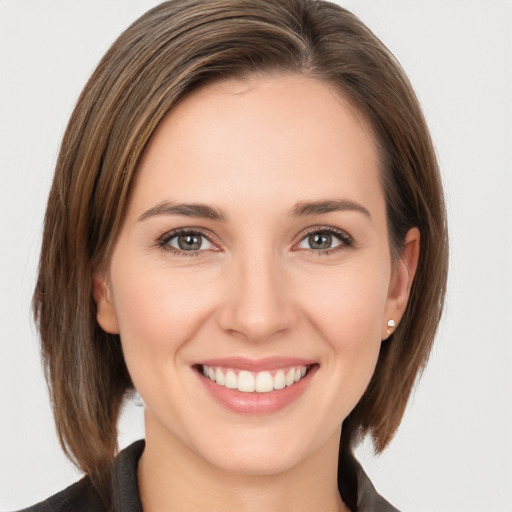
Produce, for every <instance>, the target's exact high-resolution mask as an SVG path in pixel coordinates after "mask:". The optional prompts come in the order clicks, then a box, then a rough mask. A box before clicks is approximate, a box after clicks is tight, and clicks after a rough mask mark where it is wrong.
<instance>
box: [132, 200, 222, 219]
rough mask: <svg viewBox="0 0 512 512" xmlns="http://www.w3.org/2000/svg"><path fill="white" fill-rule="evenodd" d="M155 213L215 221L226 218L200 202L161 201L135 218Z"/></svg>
mask: <svg viewBox="0 0 512 512" xmlns="http://www.w3.org/2000/svg"><path fill="white" fill-rule="evenodd" d="M155 215H184V216H185V217H195V218H199V219H210V220H217V221H224V220H226V219H225V217H224V214H223V213H222V212H221V211H220V210H218V209H217V208H213V207H211V206H208V205H206V204H202V203H173V202H170V201H162V202H161V203H158V204H157V205H156V206H153V207H152V208H150V209H149V210H146V211H145V212H144V213H143V214H142V215H140V216H139V218H138V219H137V220H138V221H139V222H141V221H143V220H146V219H148V218H150V217H154V216H155Z"/></svg>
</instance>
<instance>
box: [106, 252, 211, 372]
mask: <svg viewBox="0 0 512 512" xmlns="http://www.w3.org/2000/svg"><path fill="white" fill-rule="evenodd" d="M116 263H118V264H117V266H114V265H113V266H112V267H113V268H115V269H116V274H113V275H112V282H113V289H114V292H115V293H114V306H115V311H116V315H117V319H118V322H119V326H120V336H121V342H122V346H123V352H124V355H125V359H126V361H127V364H128V368H129V370H130V372H131V373H132V371H135V370H136V368H135V367H136V366H141V365H143V364H152V365H156V364H157V363H158V361H161V360H162V359H160V356H162V357H165V356H169V355H170V356H172V359H174V357H175V354H176V353H177V351H178V350H179V349H180V347H181V346H182V345H183V344H185V343H186V342H187V341H188V340H190V339H192V338H193V337H194V334H195V333H196V332H197V330H198V329H200V328H201V325H202V322H203V320H204V319H205V318H206V317H207V316H208V312H209V310H210V307H211V296H210V295H211V294H209V293H208V289H205V286H204V284H203V282H204V281H202V280H201V279H197V278H192V276H190V275H187V273H176V272H171V271H170V270H169V269H167V268H165V266H163V265H153V266H151V265H148V266H144V265H140V264H139V265H138V266H137V271H135V269H133V270H134V271H133V272H131V271H130V265H129V262H123V263H124V264H119V262H116ZM155 356H156V357H155ZM152 358H153V359H152ZM151 359H152V361H151Z"/></svg>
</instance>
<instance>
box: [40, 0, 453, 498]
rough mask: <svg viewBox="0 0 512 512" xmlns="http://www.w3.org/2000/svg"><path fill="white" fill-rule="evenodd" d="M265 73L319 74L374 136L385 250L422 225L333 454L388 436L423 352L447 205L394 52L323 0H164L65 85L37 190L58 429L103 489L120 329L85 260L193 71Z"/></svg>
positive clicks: (100, 250) (440, 270)
mask: <svg viewBox="0 0 512 512" xmlns="http://www.w3.org/2000/svg"><path fill="white" fill-rule="evenodd" d="M273 72H291V73H301V74H306V75H308V76H311V77H314V78H318V79H319V80H324V81H327V82H330V83H333V84H335V85H336V86H337V87H338V88H339V89H340V91H341V92H342V93H343V94H344V95H345V96H346V97H347V98H349V100H351V101H352V103H353V104H354V105H355V106H356V107H357V108H358V109H359V111H360V112H362V113H363V115H364V116H365V117H366V119H367V120H368V122H369V124H370V126H371V127H372V128H373V132H374V136H375V139H376V141H377V144H378V146H379V148H380V153H381V155H380V156H381V161H382V167H383V176H382V180H383V186H384V189H385V195H386V202H387V215H388V225H389V237H390V242H391V247H392V251H393V252H394V253H395V254H396V253H398V252H399V251H400V248H401V246H402V244H403V242H404V238H405V235H406V233H407V231H408V230H409V229H410V228H411V227H413V226H416V227H418V228H419V230H420V233H421V250H420V259H419V266H418V272H417V274H416V278H415V280H414V283H413V286H412V290H411V295H410V300H409V304H408V307H407V309H406V312H405V315H404V317H403V319H402V321H401V323H400V325H399V326H398V328H397V330H396V331H395V332H394V333H393V334H392V335H391V337H390V338H389V339H388V340H387V341H386V342H384V343H382V348H381V352H380V357H379V360H378V363H377V368H376V371H375V374H374V375H373V378H372V380H371V382H370V384H369V386H368V389H367V390H366V392H365V394H364V396H363V397H362V398H361V400H360V401H359V403H358V404H357V406H356V407H355V409H354V410H353V411H352V412H351V414H350V415H349V417H348V418H347V419H346V420H345V422H344V424H343V430H342V432H343V433H342V447H341V452H342V455H343V453H348V454H349V453H350V451H351V448H352V447H353V445H354V444H355V443H356V442H357V441H358V440H359V439H360V438H361V437H362V436H363V435H365V434H367V433H370V434H371V435H372V436H373V439H374V442H375V446H376V449H377V451H381V450H382V449H383V448H384V447H385V446H386V444H387V443H388V442H389V440H390V439H391V437H392V436H393V433H394V432H395V430H396V428H397V427H398V425H399V423H400V420H401V418H402V415H403V412H404V408H405V405H406V403H407V399H408V397H409V394H410V391H411V388H412V386H413V384H414V381H415V379H416V377H417V375H418V373H419V372H420V371H421V370H422V368H423V367H424V365H425V363H426V360H427V358H428V355H429V352H430V349H431V345H432V342H433V338H434V335H435V331H436V329H437V325H438V322H439V318H440V315H441V310H442V305H443V300H444V293H445V284H446V273H447V260H448V257H447V250H448V245H447V232H446V222H445V211H444V204H443V195H442V187H441V182H440V177H439V172H438V167H437V162H436V157H435V153H434V150H433V146H432V142H431V139H430V136H429V132H428V129H427V126H426V124H425V121H424V119H423V116H422V113H421V110H420V107H419V104H418V101H417V99H416V97H415V95H414V92H413V91H412V88H411V85H410V84H409V82H408V80H407V78H406V76H405V74H404V73H403V71H402V70H401V68H400V66H399V64H398V63H397V62H396V60H395V59H394V57H393V56H392V55H391V53H390V52H389V51H388V50H387V49H386V48H385V46H384V45H383V44H382V43H381V42H380V41H379V40H378V39H377V38H376V37H375V36H374V35H373V34H372V33H371V31H370V30H369V29H368V28H367V27H366V26H365V25H364V24H363V23H361V22H360V21H359V20H358V19H357V18H356V17H355V16H354V15H352V14H351V13H349V12H348V11H346V10H344V9H343V8H341V7H339V6H337V5H335V4H332V3H329V2H325V1H314V0H211V1H210V0H202V1H201V0H175V1H171V2H166V3H163V4H161V5H159V6H158V7H156V8H154V9H152V10H151V11H149V12H148V13H146V14H145V15H144V16H142V17H141V18H140V19H139V20H137V21H136V22H135V23H134V24H133V25H131V26H130V27H129V28H128V29H127V30H126V31H125V32H124V33H123V34H122V35H121V36H120V37H119V38H118V39H117V41H116V42H115V43H114V44H113V45H112V47H111V48H110V49H109V51H108V52H107V54H106V55H105V56H104V58H103V59H102V60H101V62H100V64H99V65H98V67H97V69H96V70H95V72H94V73H93V75H92V76H91V78H90V79H89V81H88V83H87V85H86V86H85V88H84V90H83V92H82V94H81V96H80V98H79V100H78V103H77V105H76V108H75V110H74V112H73V114H72V116H71V119H70V121H69V125H68V127H67V130H66V133H65V135H64V139H63V142H62V146H61V149H60V154H59V158H58V162H57V167H56V171H55V177H54V181H53V185H52V188H51V192H50V196H49V201H48V207H47V212H46V218H45V226H44V236H43V244H42V251H41V260H40V267H39V276H38V281H37V286H36V290H35V294H34V313H35V317H36V320H37V322H38V325H39V329H40V334H41V340H42V353H43V359H44V364H45V370H46V377H47V380H48V383H49V388H50V394H51V399H52V403H53V407H54V414H55V419H56V424H57V429H58V433H59V436H60V441H61V443H62V446H63V448H64V450H65V452H66V453H67V455H68V456H69V457H70V458H71V459H72V460H73V461H74V462H75V463H76V464H77V465H78V467H79V468H80V469H82V470H83V471H85V472H86V473H89V474H90V475H91V478H92V479H93V482H94V483H95V485H96V486H97V487H98V488H100V489H101V490H102V492H103V493H104V494H105V493H106V495H108V492H107V491H106V489H107V483H106V482H107V479H106V471H107V470H108V467H109V465H110V462H111V461H112V458H113V456H114V454H115V451H116V439H117V431H116V422H117V417H118V414H119V410H120V405H121V403H122V399H123V396H124V394H125V392H126V391H127V390H128V389H130V388H131V381H130V376H129V374H128V371H127V368H126V366H125V363H124V359H123V354H122V351H121V345H120V340H119V337H118V336H117V335H112V334H107V333H105V332H104V331H103V330H102V329H101V328H100V327H99V325H98V324H97V322H96V307H95V302H94V300H93V294H92V282H93V278H92V276H93V272H94V270H95V269H97V268H98V267H100V266H101V265H102V264H104V263H105V262H106V261H108V257H109V254H110V252H111V249H112V247H113V243H114V241H115V239H116V236H117V234H118V231H119V228H120V225H121V222H122V221H123V216H124V213H125V209H126V205H127V199H128V196H129V193H130V186H131V183H132V181H133V177H134V174H135V172H136V169H137V165H138V162H139V160H140V158H141V155H142V153H143V151H144V148H145V146H146V144H147V142H148V139H149V138H150V136H151V134H152V133H153V132H154V130H155V129H156V127H157V125H158V123H159V122H160V121H161V119H162V118H163V117H164V116H165V114H166V113H167V112H168V111H169V109H171V108H172V107H173V105H175V104H176V102H177V101H178V100H179V99H181V98H183V97H184V95H186V94H188V93H189V92H190V91H192V90H193V89H195V88H197V87H199V86H201V85H203V84H205V83H209V82H212V81H215V80H222V79H228V78H243V77H244V76H247V75H250V74H254V73H273ZM342 460H343V458H342Z"/></svg>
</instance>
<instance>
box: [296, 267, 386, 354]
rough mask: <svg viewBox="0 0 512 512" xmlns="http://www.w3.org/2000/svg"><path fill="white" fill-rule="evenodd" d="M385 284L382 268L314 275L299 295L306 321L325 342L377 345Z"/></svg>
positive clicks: (352, 269) (356, 268)
mask: <svg viewBox="0 0 512 512" xmlns="http://www.w3.org/2000/svg"><path fill="white" fill-rule="evenodd" d="M369 269H371V270H369ZM388 284H389V271H387V270H386V267H385V266H384V265H379V264H378V263H377V264H376V265H373V266H365V267H364V268H360V267H359V266H356V265H353V266H345V267H343V268H332V269H329V270H328V271H327V272H325V271H324V272H321V273H317V275H315V276H314V277H313V279H310V280H308V282H307V283H306V284H305V285H303V286H302V287H301V288H302V290H301V291H300V295H301V298H302V303H303V304H307V306H306V305H305V306H304V310H305V311H306V312H307V314H308V316H309V319H310V321H311V322H312V323H313V324H314V325H315V326H316V327H317V329H318V331H319V332H320V333H321V334H323V335H324V337H325V338H326V339H327V340H331V342H332V343H333V344H337V343H341V344H346V345H351V344H355V345H356V346H361V344H362V345H365V344H367V343H368V342H370V341H371V340H377V341H378V342H380V339H381V334H382V319H383V315H384V311H385V306H386V300H387V292H388ZM365 342H366V343H365Z"/></svg>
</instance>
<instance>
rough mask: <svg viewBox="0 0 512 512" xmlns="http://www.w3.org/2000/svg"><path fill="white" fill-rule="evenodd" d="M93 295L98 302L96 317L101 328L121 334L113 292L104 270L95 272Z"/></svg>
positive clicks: (111, 332)
mask: <svg viewBox="0 0 512 512" xmlns="http://www.w3.org/2000/svg"><path fill="white" fill-rule="evenodd" d="M93 296H94V300H95V302H96V319H97V320H98V323H99V324H100V326H101V328H102V329H103V330H104V331H105V332H108V333H110V334H119V324H118V322H117V315H116V311H115V309H114V303H113V302H112V294H111V291H110V287H109V284H108V282H107V276H106V273H105V272H103V271H101V272H97V273H95V274H94V277H93Z"/></svg>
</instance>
